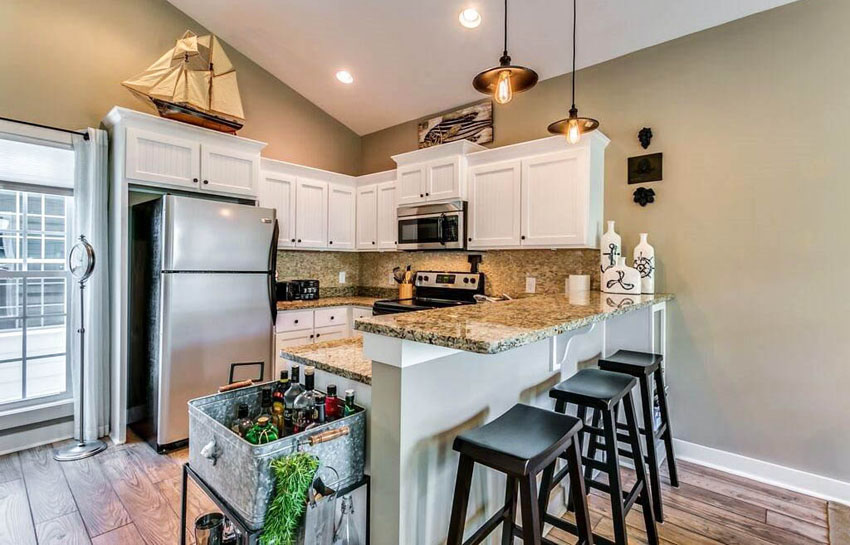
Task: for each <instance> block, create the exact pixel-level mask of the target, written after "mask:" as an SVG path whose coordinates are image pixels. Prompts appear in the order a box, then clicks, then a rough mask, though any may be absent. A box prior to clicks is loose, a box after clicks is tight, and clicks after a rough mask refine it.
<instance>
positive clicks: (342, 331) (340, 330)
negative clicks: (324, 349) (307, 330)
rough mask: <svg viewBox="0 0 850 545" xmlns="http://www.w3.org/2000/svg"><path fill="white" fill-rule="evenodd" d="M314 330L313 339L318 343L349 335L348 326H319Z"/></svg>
mask: <svg viewBox="0 0 850 545" xmlns="http://www.w3.org/2000/svg"><path fill="white" fill-rule="evenodd" d="M314 332H315V333H314V335H313V340H314V341H315V342H317V343H323V342H327V341H336V340H339V339H344V338H346V337H348V326H346V325H341V326H329V327H317V328H316V329H315V330H314Z"/></svg>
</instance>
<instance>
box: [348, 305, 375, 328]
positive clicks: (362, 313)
mask: <svg viewBox="0 0 850 545" xmlns="http://www.w3.org/2000/svg"><path fill="white" fill-rule="evenodd" d="M370 316H372V309H371V308H362V307H354V308H353V309H351V318H352V325H354V323H353V320H359V319H360V318H369V317H370Z"/></svg>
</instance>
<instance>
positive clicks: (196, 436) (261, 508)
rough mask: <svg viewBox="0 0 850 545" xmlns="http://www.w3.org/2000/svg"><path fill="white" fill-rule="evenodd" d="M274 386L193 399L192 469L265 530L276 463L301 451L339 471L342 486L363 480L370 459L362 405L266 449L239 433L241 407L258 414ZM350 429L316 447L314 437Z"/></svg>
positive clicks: (249, 521)
mask: <svg viewBox="0 0 850 545" xmlns="http://www.w3.org/2000/svg"><path fill="white" fill-rule="evenodd" d="M271 384H273V383H267V384H260V385H257V386H251V387H248V388H241V389H238V390H234V391H231V392H224V393H220V394H214V395H211V396H206V397H199V398H197V399H193V400H191V401H189V465H190V466H191V467H192V469H193V470H194V471H195V472H196V473H197V474H198V475H199V476H200V477H201V478H202V479H203V480H204V482H206V483H207V485H208V486H209V487H210V488H212V489H213V490H214V491H215V492H216V493H218V495H219V496H220V497H221V498H222V499H223V500H225V501H226V502H227V503H228V504H229V505H230V507H231V508H232V509H233V510H234V511H235V512H236V513H237V514H238V515H239V516H240V517H241V518H242V520H243V521H244V522H245V524H246V525H247V526H248V527H249V528H250V529H252V530H259V529H260V528H262V527H263V520H264V518H265V514H266V507H267V506H268V503H269V500H270V497H271V495H272V492H273V491H274V476H273V475H272V471H271V467H270V464H271V462H272V460H275V459H277V458H281V457H283V456H286V455H288V454H292V453H293V452H295V451H297V450H299V449H300V450H302V451H305V452H309V453H311V454H313V455H315V456H316V457H317V458H318V459H319V461H320V463H321V464H322V465H325V466H329V467H332V468H333V469H335V470H336V471H337V473H339V478H340V482H342V483H353V482H356V481H358V480H360V479H361V478H362V477H363V469H364V465H365V461H366V411H365V409H363V408H362V407H358V409H359V410H358V411H357V412H356V413H354V414H352V415H350V416H346V417H344V418H340V419H339V420H334V421H333V422H328V423H326V424H322V425H321V426H317V427H316V428H313V429H311V430H308V431H305V432H302V433H299V434H295V435H289V436H286V437H284V438H282V439H278V440H277V441H273V442H271V443H266V444H264V445H252V444H251V443H249V442H248V441H246V440H244V439H243V438H241V437H239V436H238V435H237V434H235V433H233V432H232V431H231V430H230V429H229V427H228V423H229V422H230V420H231V419H232V418H233V416H234V415H235V414H236V407H237V405H239V404H240V403H246V404H248V407H249V408H250V411H251V414H257V413H258V412H259V408H260V389H261V388H263V387H269V386H271ZM345 427H347V428H348V433H347V434H345V435H341V436H339V437H335V438H333V439H332V440H330V441H326V442H321V443H318V444H314V445H311V444H310V438H313V439H314V440H315V439H316V438H317V437H319V436H321V437H328V436H329V435H331V436H333V434H328V432H330V431H332V430H338V431H337V433H339V431H340V430H341V429H342V428H345ZM202 451H203V453H202Z"/></svg>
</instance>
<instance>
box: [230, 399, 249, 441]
mask: <svg viewBox="0 0 850 545" xmlns="http://www.w3.org/2000/svg"><path fill="white" fill-rule="evenodd" d="M253 425H254V421H253V420H251V419H250V418H248V404H247V403H240V404H239V406H238V407H237V408H236V418H234V419H233V422H232V423H231V425H230V429H232V430H233V433H235V434H237V435H239V437H245V434H246V433H247V432H248V430H250V429H251V426H253Z"/></svg>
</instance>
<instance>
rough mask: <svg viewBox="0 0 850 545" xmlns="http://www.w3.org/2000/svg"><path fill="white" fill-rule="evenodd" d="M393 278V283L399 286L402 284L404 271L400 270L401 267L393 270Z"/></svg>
mask: <svg viewBox="0 0 850 545" xmlns="http://www.w3.org/2000/svg"><path fill="white" fill-rule="evenodd" d="M393 278H395V281H396V282H398V283H399V284H401V283H402V282H404V271H402V270H401V267H394V268H393Z"/></svg>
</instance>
